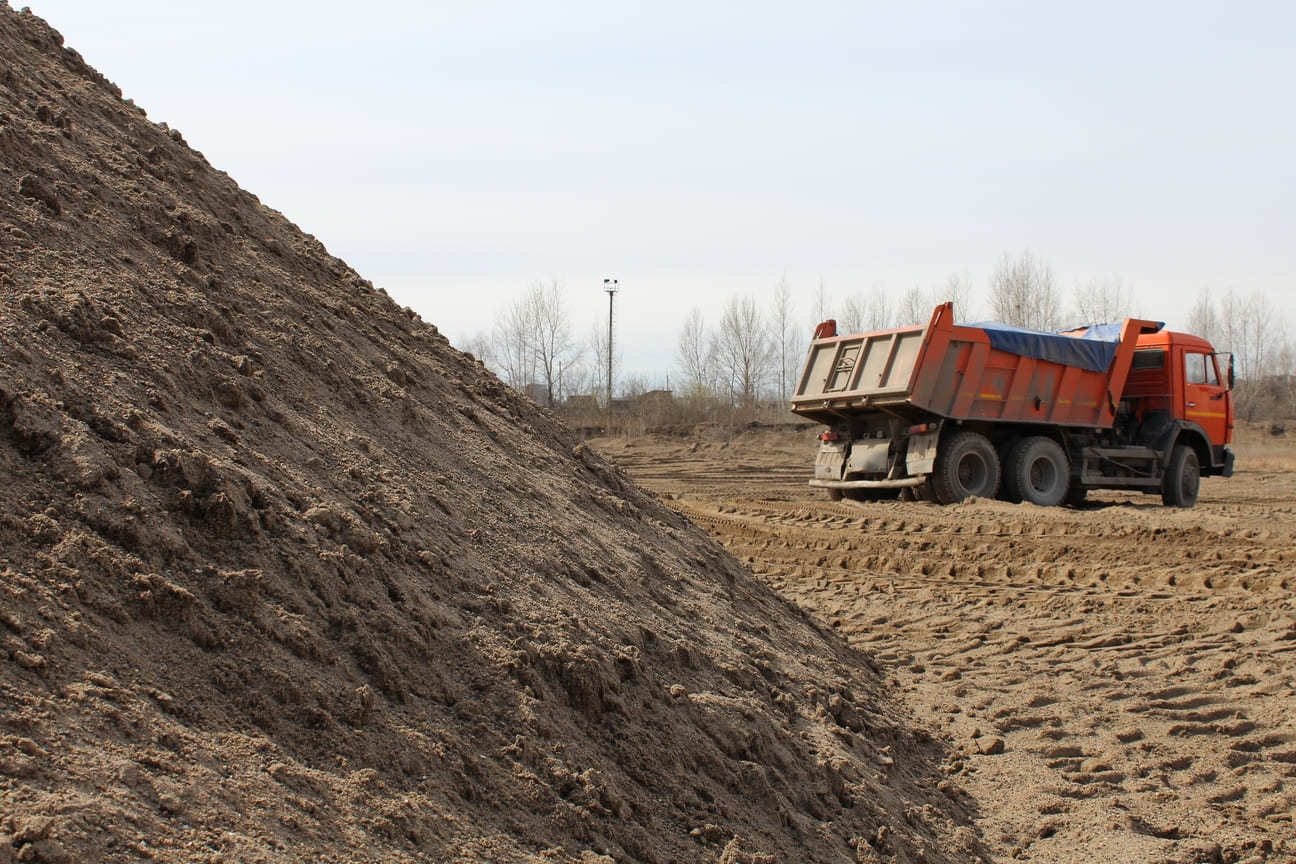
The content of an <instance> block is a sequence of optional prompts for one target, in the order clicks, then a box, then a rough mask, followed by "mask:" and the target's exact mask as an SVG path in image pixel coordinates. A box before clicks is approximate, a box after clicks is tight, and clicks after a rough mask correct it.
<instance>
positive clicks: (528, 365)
mask: <svg viewBox="0 0 1296 864" xmlns="http://www.w3.org/2000/svg"><path fill="white" fill-rule="evenodd" d="M533 312H534V310H533V309H532V307H531V304H530V303H529V302H528V301H527V298H526V297H525V296H523V297H519V298H518V299H517V300H514V301H513V302H512V303H509V304H508V305H507V306H505V307H504V311H503V312H502V313H501V314H500V316H499V317H498V318H496V320H495V327H494V329H493V330H492V334H491V343H492V345H493V346H494V350H493V351H492V352H491V354H492V357H493V359H494V362H495V364H496V371H497V372H498V373H499V375H500V377H502V378H503V379H504V382H505V383H506V384H508V385H509V386H510V387H512V388H513V389H514V390H517V391H519V392H521V393H525V392H527V390H529V389H530V387H531V385H532V384H534V383H535V380H536V355H535V351H534V350H533V349H532V345H531V340H532V334H533V333H534V331H535V320H534V315H533Z"/></svg>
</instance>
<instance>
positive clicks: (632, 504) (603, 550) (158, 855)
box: [0, 3, 979, 864]
mask: <svg viewBox="0 0 1296 864" xmlns="http://www.w3.org/2000/svg"><path fill="white" fill-rule="evenodd" d="M249 134H254V133H252V132H249ZM0 298H2V300H3V305H2V307H0V313H2V314H0V862H7V861H12V860H15V859H16V860H20V861H71V860H78V861H81V860H85V861H89V860H97V861H124V860H146V859H150V860H172V861H260V860H311V861H319V860H323V861H355V860H371V861H406V860H408V861H415V860H418V861H425V860H436V861H443V860H455V861H469V860H471V861H479V860H480V861H573V860H576V861H583V862H591V861H593V862H609V861H615V862H632V861H633V862H671V861H690V862H691V861H723V862H726V864H742V862H758V861H762V862H768V861H792V860H796V861H846V860H855V861H882V860H885V861H891V860H926V861H940V860H970V859H971V858H973V857H975V855H976V854H978V848H979V847H978V840H977V838H976V836H975V834H974V833H973V832H972V831H971V830H970V829H969V828H967V827H966V825H967V823H968V819H967V817H966V815H965V813H964V810H963V805H962V804H960V803H959V800H958V798H957V793H956V792H955V791H954V790H952V789H951V787H949V785H948V784H940V786H939V788H938V783H939V781H940V780H941V779H942V778H941V775H939V774H938V773H937V771H936V767H935V764H936V762H935V760H936V759H938V758H939V754H938V752H937V751H936V749H935V747H934V745H933V744H932V743H931V742H930V740H929V739H927V738H925V737H924V736H923V735H921V734H914V733H912V732H910V731H909V728H908V726H907V725H906V722H905V721H904V719H903V717H902V716H901V715H899V714H897V713H896V711H895V709H894V708H893V707H892V705H891V703H889V702H888V701H887V700H886V698H885V697H884V695H883V693H882V689H883V684H882V682H881V681H880V680H879V679H878V677H877V676H876V674H875V673H874V672H872V671H871V670H870V668H869V667H868V665H867V661H866V659H865V658H864V656H863V655H861V654H858V653H856V652H854V651H852V650H851V649H848V648H847V647H845V645H844V644H843V643H841V642H840V641H839V640H837V639H836V638H835V637H834V636H832V635H831V634H828V633H826V632H825V631H822V630H820V629H818V627H817V626H816V625H814V624H813V623H812V622H810V621H809V620H808V619H807V618H806V617H805V616H804V615H803V614H802V613H799V612H798V611H797V610H796V609H795V608H794V607H793V606H791V605H790V604H787V603H786V602H785V601H783V600H781V599H780V598H778V597H777V595H776V594H775V593H774V592H773V591H771V590H770V589H768V588H767V587H765V586H763V585H762V584H760V583H759V582H757V581H756V580H754V579H752V578H751V575H750V573H748V572H747V571H746V570H745V569H743V568H742V567H741V566H740V565H738V564H737V562H735V561H734V559H733V558H732V557H730V556H729V555H728V553H726V552H724V551H723V549H721V548H720V547H719V546H718V545H716V544H714V543H713V542H712V541H711V540H709V539H708V538H707V537H706V536H705V534H703V533H702V532H701V531H700V530H698V529H696V528H694V527H693V526H692V525H690V524H689V523H687V522H686V521H685V520H684V519H682V518H681V517H679V516H678V515H677V514H675V513H673V512H672V511H671V510H669V509H667V508H666V507H664V506H662V505H661V504H660V503H659V502H658V501H657V500H656V499H655V498H653V497H651V496H649V495H646V494H644V493H643V492H641V491H639V490H638V489H637V488H635V487H634V486H633V485H631V484H630V483H628V482H627V481H626V480H625V479H624V477H623V475H621V474H620V473H619V472H618V471H616V470H614V469H612V468H610V467H609V466H608V464H607V463H606V462H604V461H603V459H602V458H601V457H599V456H597V455H596V454H594V453H592V452H591V451H589V450H587V449H585V448H584V447H583V446H582V445H580V444H579V442H578V441H577V440H575V439H574V438H573V437H572V436H571V435H570V434H568V433H566V432H564V431H563V430H562V429H560V428H559V426H558V425H557V424H556V423H555V422H554V421H553V419H552V418H551V416H550V415H548V414H546V413H544V412H542V411H540V410H539V409H537V408H536V407H535V406H534V405H533V404H532V403H530V402H528V401H525V400H523V399H521V398H519V397H518V396H517V395H515V394H513V393H512V392H511V391H509V390H507V389H505V388H504V387H503V386H502V385H501V384H500V383H499V382H498V381H497V380H496V379H495V378H494V377H493V376H491V375H490V374H489V373H488V372H486V371H485V370H484V369H483V367H482V366H481V365H480V364H479V363H477V362H475V361H474V360H473V359H472V358H471V357H468V356H466V355H463V354H461V353H459V352H457V351H455V350H453V349H452V348H451V347H450V346H449V344H448V343H447V342H446V340H445V339H444V338H443V337H442V336H441V335H439V334H438V332H437V330H436V328H435V327H433V326H430V325H428V324H426V323H424V322H423V321H421V320H420V319H419V318H418V317H417V316H416V315H414V314H412V313H411V312H409V311H408V310H402V309H400V308H398V307H397V306H396V305H395V304H394V303H393V302H392V301H391V300H390V299H389V298H388V297H387V296H386V295H385V294H384V293H383V292H381V291H376V290H375V289H374V288H373V287H372V286H371V285H370V284H369V283H368V282H366V281H364V280H363V279H361V278H360V277H359V276H357V275H356V274H355V273H354V272H353V271H352V270H350V269H349V268H348V267H347V266H346V265H345V264H344V263H343V262H341V261H339V260H337V259H336V258H333V257H332V256H330V255H329V254H328V253H327V252H326V251H325V249H324V248H323V246H321V244H320V243H319V242H317V241H316V240H315V239H314V238H312V237H309V236H306V235H304V234H302V233H301V232H300V231H299V230H298V229H297V228H295V227H294V226H293V225H292V224H290V223H289V222H288V221H286V220H285V219H284V218H283V217H282V216H280V215H279V214H278V213H276V212H274V211H272V210H269V209H267V208H265V207H263V206H261V205H260V204H259V203H258V201H257V199H256V198H255V197H253V196H252V195H250V194H248V193H246V192H244V191H242V190H240V189H239V188H238V187H237V186H236V185H235V183H234V182H233V181H232V180H231V179H230V178H228V177H227V176H225V175H224V174H222V173H220V172H218V171H216V170H214V169H212V168H211V167H210V166H209V165H208V164H207V162H206V161H205V160H204V159H203V157H202V156H201V155H200V154H198V153H196V152H194V151H193V150H191V149H190V148H189V147H188V146H186V144H185V142H184V140H183V139H182V138H181V136H180V135H179V134H178V133H176V132H174V131H170V130H168V129H166V128H165V127H164V126H157V125H154V124H151V123H150V122H148V121H147V120H146V118H145V116H144V113H143V112H142V111H141V110H139V109H138V108H136V107H134V106H133V105H132V104H130V103H129V102H125V101H123V100H122V99H121V97H120V93H119V91H118V90H117V89H116V88H115V87H114V86H113V85H112V84H110V83H109V82H107V81H106V80H104V79H103V78H102V77H100V76H99V75H98V74H97V73H95V72H94V71H93V70H91V69H90V68H89V67H87V66H86V65H85V63H84V62H83V61H82V60H81V58H80V57H79V56H78V55H77V54H76V53H75V52H72V51H70V50H68V49H65V48H63V47H62V40H61V38H60V37H59V36H58V34H57V33H55V32H54V31H53V30H51V29H50V28H49V27H48V26H47V25H45V24H44V23H43V22H42V21H40V20H39V19H37V18H35V17H33V16H32V15H30V14H29V13H25V12H24V13H17V12H15V11H13V10H12V9H11V8H10V7H8V6H7V5H6V4H4V3H0Z"/></svg>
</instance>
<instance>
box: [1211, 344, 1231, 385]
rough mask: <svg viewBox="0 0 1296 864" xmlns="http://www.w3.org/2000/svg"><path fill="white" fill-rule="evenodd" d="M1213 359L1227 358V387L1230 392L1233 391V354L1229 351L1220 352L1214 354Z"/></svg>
mask: <svg viewBox="0 0 1296 864" xmlns="http://www.w3.org/2000/svg"><path fill="white" fill-rule="evenodd" d="M1215 357H1216V358H1223V357H1227V358H1228V387H1229V389H1230V390H1232V389H1233V382H1234V380H1235V379H1234V375H1233V353H1232V352H1231V351H1230V352H1222V351H1221V352H1218V353H1216V355H1215Z"/></svg>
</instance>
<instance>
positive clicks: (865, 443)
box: [810, 424, 940, 489]
mask: <svg viewBox="0 0 1296 864" xmlns="http://www.w3.org/2000/svg"><path fill="white" fill-rule="evenodd" d="M932 425H934V424H932ZM919 428H922V429H931V431H928V432H925V433H922V434H908V435H903V436H901V437H899V438H898V439H892V438H890V437H877V436H874V437H860V438H856V439H855V440H853V441H851V440H847V439H845V438H840V439H839V438H838V437H837V435H836V434H835V433H831V437H829V436H828V434H826V435H825V436H824V437H823V438H822V439H821V440H822V441H823V444H822V446H821V447H820V448H819V453H818V454H817V455H816V457H815V472H814V479H812V480H811V481H810V485H811V486H814V487H816V488H819V489H905V488H909V487H913V486H920V485H922V484H923V483H924V482H926V480H927V475H928V474H930V473H931V471H932V465H933V463H934V460H935V458H936V444H937V441H938V440H939V439H940V432H939V429H933V428H931V427H930V426H923V427H919Z"/></svg>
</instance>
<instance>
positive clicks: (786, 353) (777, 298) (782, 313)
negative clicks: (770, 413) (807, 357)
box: [770, 273, 798, 402]
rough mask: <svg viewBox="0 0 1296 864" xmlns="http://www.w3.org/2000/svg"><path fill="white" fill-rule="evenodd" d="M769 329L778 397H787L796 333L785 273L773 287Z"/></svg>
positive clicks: (794, 363)
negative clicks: (776, 356) (776, 372)
mask: <svg viewBox="0 0 1296 864" xmlns="http://www.w3.org/2000/svg"><path fill="white" fill-rule="evenodd" d="M770 329H771V331H772V335H773V337H774V350H775V352H776V353H777V355H778V364H779V372H778V397H779V401H780V402H786V401H787V398H788V386H789V382H788V378H789V376H790V374H791V373H792V370H793V367H794V366H795V365H796V349H797V344H798V343H797V340H796V334H795V333H794V332H793V330H794V328H793V325H792V286H791V285H789V284H788V279H787V274H786V273H785V274H784V275H783V277H782V278H781V279H779V281H778V285H776V286H775V287H774V303H773V306H772V308H771V309H770Z"/></svg>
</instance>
